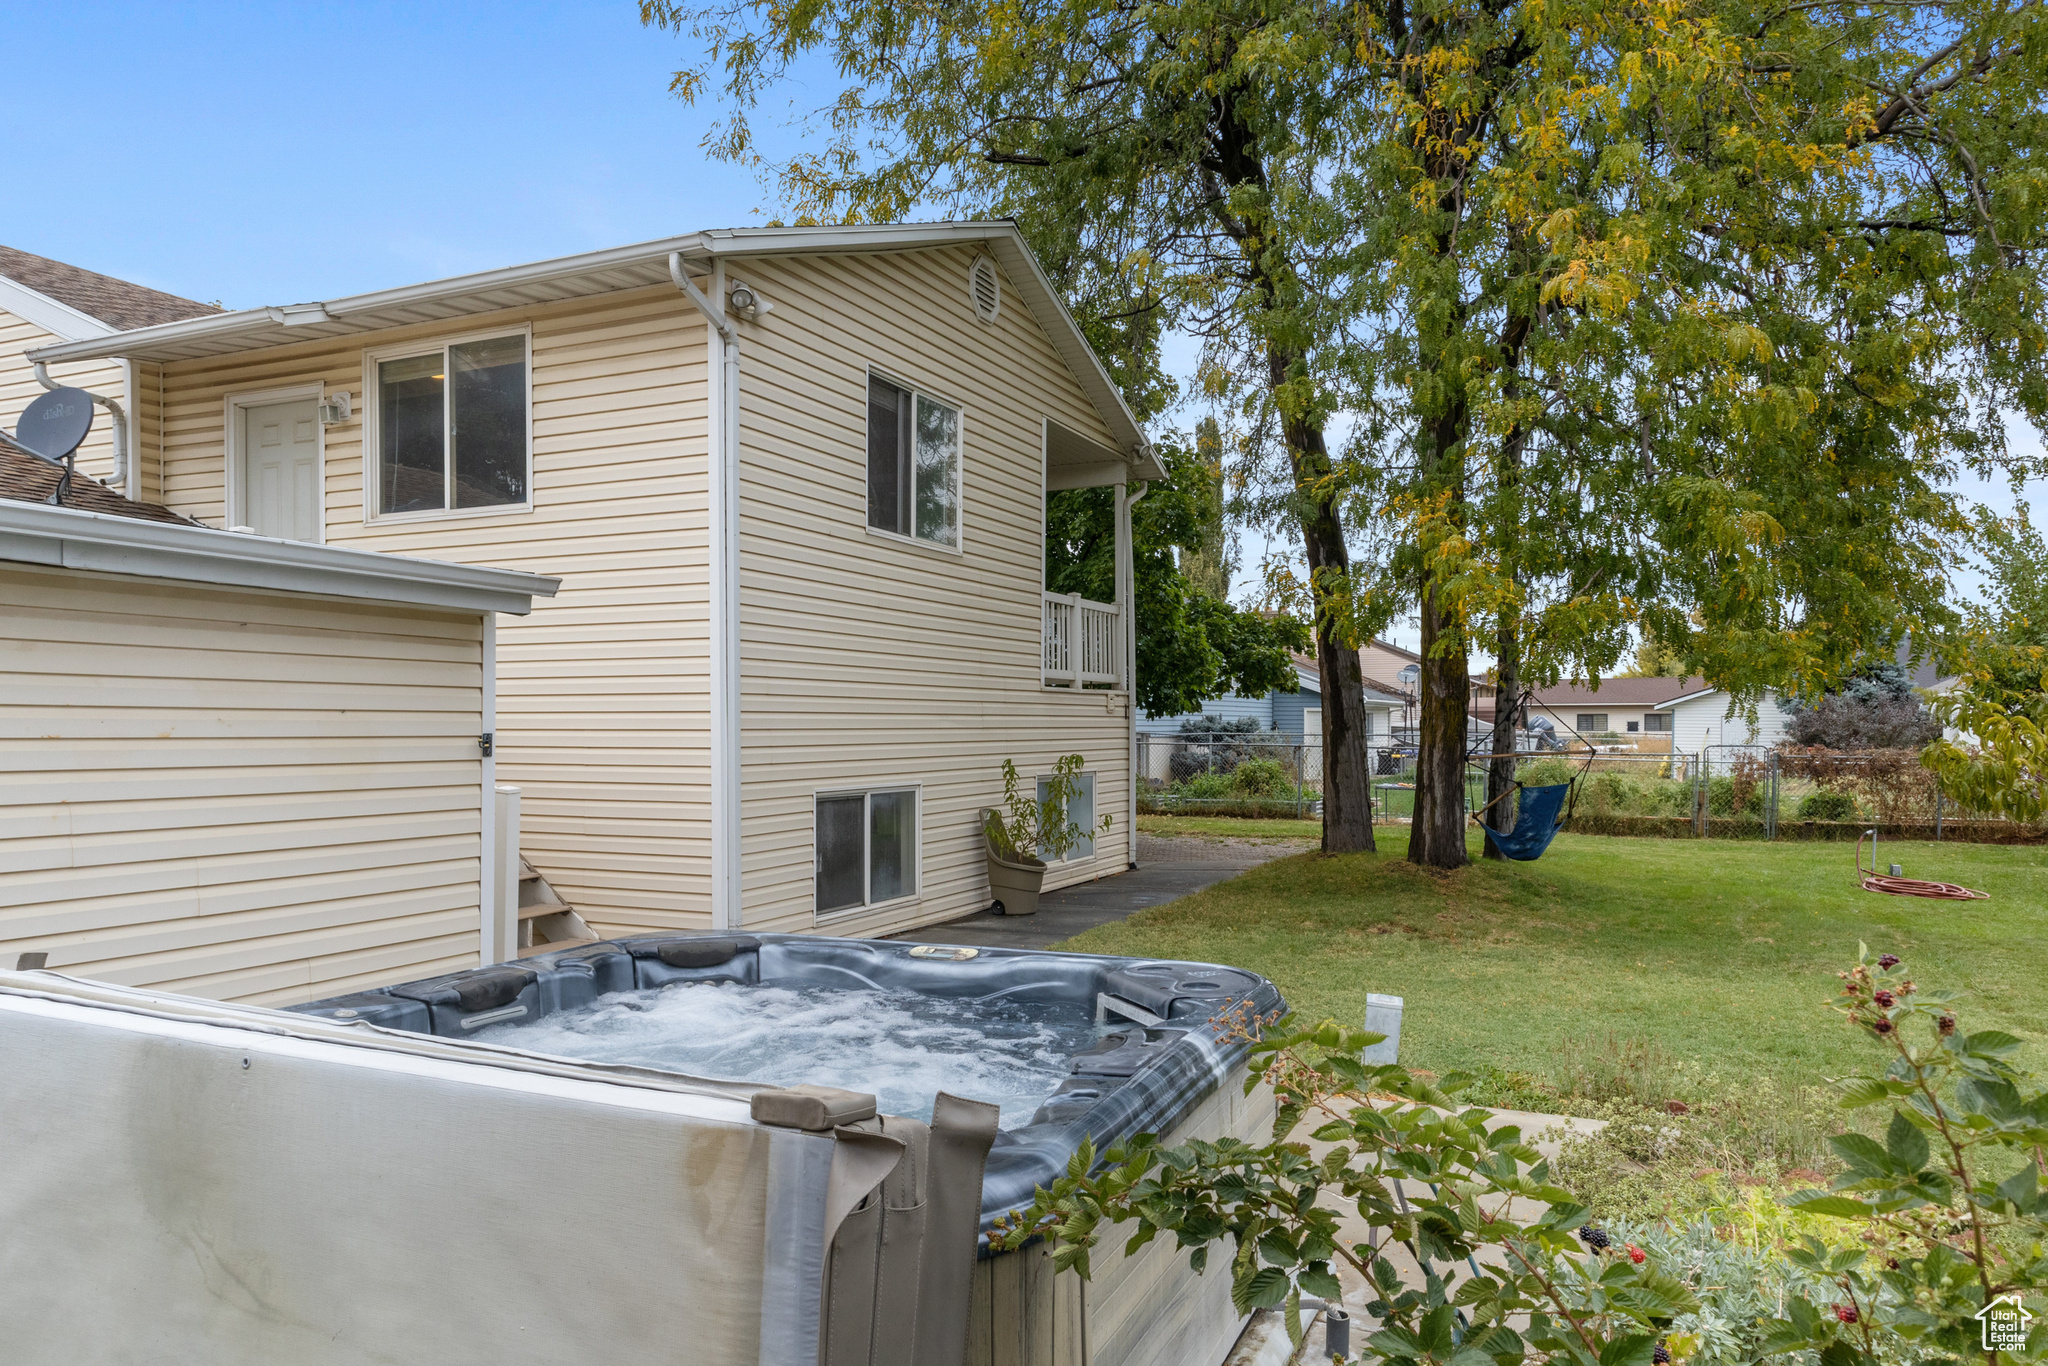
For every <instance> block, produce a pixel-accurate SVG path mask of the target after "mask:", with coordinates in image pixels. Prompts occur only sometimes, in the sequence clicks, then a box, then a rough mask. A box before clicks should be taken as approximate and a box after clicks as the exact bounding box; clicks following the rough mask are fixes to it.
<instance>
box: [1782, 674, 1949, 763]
mask: <svg viewBox="0 0 2048 1366" xmlns="http://www.w3.org/2000/svg"><path fill="white" fill-rule="evenodd" d="M1787 710H1788V711H1789V712H1791V714H1792V719H1791V720H1790V722H1788V723H1787V725H1786V727H1785V735H1786V738H1787V739H1788V740H1790V741H1791V742H1792V743H1793V744H1795V745H1806V746H1809V747H1812V748H1817V749H1838V750H1864V749H1914V750H1917V749H1919V748H1921V747H1922V746H1923V745H1927V744H1930V743H1932V742H1933V741H1935V740H1939V739H1940V738H1941V722H1940V721H1938V720H1936V719H1935V718H1934V717H1932V716H1930V715H1928V713H1927V708H1926V707H1924V706H1922V705H1921V703H1920V698H1919V695H1918V694H1917V693H1915V692H1914V691H1913V681H1912V680H1911V679H1910V678H1908V677H1906V671H1905V670H1904V669H1902V668H1900V667H1899V666H1898V665H1897V664H1895V663H1893V662H1891V661H1890V660H1886V661H1883V662H1881V663H1875V664H1867V665H1865V666H1863V667H1862V668H1860V669H1858V670H1857V671H1856V672H1855V673H1853V674H1851V675H1850V676H1849V677H1848V678H1846V679H1844V680H1843V682H1842V688H1841V691H1839V692H1833V693H1829V694H1828V695H1827V696H1825V697H1823V698H1821V699H1820V701H1819V702H1817V703H1815V704H1814V705H1812V706H1810V707H1809V706H1806V705H1804V704H1802V703H1799V702H1794V703H1792V704H1791V705H1790V706H1788V707H1787Z"/></svg>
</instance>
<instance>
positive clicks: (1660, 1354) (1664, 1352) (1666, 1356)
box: [1650, 1342, 1671, 1366]
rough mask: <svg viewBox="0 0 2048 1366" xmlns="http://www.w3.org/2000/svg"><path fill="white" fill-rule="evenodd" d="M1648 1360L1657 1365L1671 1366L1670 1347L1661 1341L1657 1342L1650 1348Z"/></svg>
mask: <svg viewBox="0 0 2048 1366" xmlns="http://www.w3.org/2000/svg"><path fill="white" fill-rule="evenodd" d="M1650 1360H1651V1361H1653V1362H1655V1363H1656V1364H1657V1366H1671V1349H1670V1348H1668V1347H1666V1346H1665V1345H1664V1344H1663V1343H1661V1342H1660V1343H1658V1344H1657V1345H1656V1346H1655V1347H1652V1348H1651V1349H1650Z"/></svg>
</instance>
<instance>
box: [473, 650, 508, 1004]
mask: <svg viewBox="0 0 2048 1366" xmlns="http://www.w3.org/2000/svg"><path fill="white" fill-rule="evenodd" d="M483 628H484V629H483V642H482V644H483V649H482V654H483V660H482V663H483V678H482V694H483V695H482V697H481V698H480V699H479V706H478V708H477V720H478V721H479V722H481V723H482V724H481V728H480V729H479V730H478V732H477V747H478V748H479V749H480V750H482V751H483V754H482V758H483V764H482V767H481V770H480V772H479V776H478V789H477V811H478V815H479V816H480V817H481V821H482V832H481V834H482V838H481V839H480V841H479V848H478V854H479V858H480V860H481V865H480V866H479V867H478V869H477V914H478V918H479V924H478V927H477V928H478V937H477V946H478V949H479V951H480V958H481V960H482V965H483V966H484V967H489V966H490V965H491V964H493V963H495V962H497V961H498V960H497V959H496V958H494V957H493V956H492V950H493V948H494V947H495V942H496V926H497V923H498V907H499V905H500V904H501V903H502V901H503V900H504V890H503V889H502V888H501V887H499V885H498V872H499V865H500V864H501V862H502V861H503V860H502V858H501V856H500V851H499V849H498V834H499V832H498V760H497V748H498V744H497V730H498V614H497V613H496V612H486V613H484V618H483ZM487 737H488V740H489V743H488V744H486V743H485V741H486V738H487Z"/></svg>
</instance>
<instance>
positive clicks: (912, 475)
mask: <svg viewBox="0 0 2048 1366" xmlns="http://www.w3.org/2000/svg"><path fill="white" fill-rule="evenodd" d="M868 525H869V526H871V527H873V528H874V529H875V530H877V531H887V532H889V533H891V534H893V535H897V536H909V537H911V538H912V539H914V540H919V541H929V542H930V543H932V544H933V545H943V546H955V547H957V546H958V545H959V544H960V410H959V409H958V408H955V407H952V406H950V405H948V404H945V403H941V402H939V400H937V399H935V398H931V397H929V396H928V395H925V394H920V393H918V392H917V391H916V390H914V389H906V388H905V387H904V386H902V385H900V384H897V383H895V382H894V381H893V380H886V379H883V378H882V377H881V376H880V375H869V376H868Z"/></svg>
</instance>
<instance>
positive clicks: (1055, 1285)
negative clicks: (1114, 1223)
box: [967, 1084, 1275, 1366]
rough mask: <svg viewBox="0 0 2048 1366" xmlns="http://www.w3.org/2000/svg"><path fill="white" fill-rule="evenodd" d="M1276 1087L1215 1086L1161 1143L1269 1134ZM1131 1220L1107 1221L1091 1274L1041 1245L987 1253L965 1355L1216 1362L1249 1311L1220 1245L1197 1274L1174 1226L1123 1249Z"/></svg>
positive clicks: (1070, 1362) (1066, 1361) (1037, 1361)
mask: <svg viewBox="0 0 2048 1366" xmlns="http://www.w3.org/2000/svg"><path fill="white" fill-rule="evenodd" d="M1274 1110H1275V1106H1274V1101H1273V1093H1272V1092H1271V1091H1270V1090H1268V1089H1266V1088H1265V1087H1263V1086H1262V1087H1260V1088H1258V1089H1257V1090H1255V1091H1253V1092H1252V1093H1251V1094H1250V1095H1246V1094H1245V1092H1244V1088H1243V1087H1242V1086H1241V1085H1237V1084H1232V1085H1227V1086H1221V1087H1218V1088H1217V1089H1216V1090H1215V1091H1213V1092H1211V1093H1210V1094H1209V1095H1208V1096H1207V1097H1206V1098H1205V1099H1204V1100H1203V1101H1202V1102H1201V1104H1199V1105H1197V1106H1196V1107H1195V1108H1194V1109H1193V1110H1191V1111H1190V1112H1189V1113H1188V1114H1187V1115H1186V1116H1184V1117H1183V1118H1182V1119H1181V1121H1180V1123H1178V1124H1176V1125H1175V1126H1174V1127H1173V1128H1172V1129H1171V1130H1169V1131H1168V1132H1167V1134H1166V1135H1165V1141H1166V1142H1167V1143H1168V1144H1175V1143H1180V1142H1182V1141H1184V1140H1186V1139H1190V1138H1207V1139H1215V1138H1220V1137H1222V1136H1224V1135H1226V1134H1229V1135H1234V1136H1236V1137H1238V1138H1242V1139H1245V1140H1246V1141H1247V1142H1263V1141H1265V1140H1266V1139H1267V1138H1269V1137H1271V1135H1272V1129H1273V1116H1274ZM1130 1231H1131V1226H1128V1225H1127V1226H1124V1227H1123V1228H1120V1229H1114V1230H1112V1231H1110V1232H1109V1233H1108V1234H1106V1235H1105V1236H1104V1237H1103V1239H1102V1241H1101V1243H1100V1244H1098V1245H1097V1246H1096V1249H1095V1252H1094V1254H1093V1255H1092V1256H1091V1258H1090V1264H1091V1268H1092V1270H1093V1273H1094V1274H1093V1277H1092V1278H1091V1279H1090V1280H1087V1281H1083V1280H1082V1279H1081V1278H1080V1277H1079V1276H1078V1275H1076V1274H1075V1273H1073V1272H1071V1271H1065V1272H1058V1273H1055V1272H1054V1271H1053V1266H1052V1256H1051V1253H1050V1251H1049V1250H1048V1249H1047V1248H1046V1247H1044V1245H1042V1244H1040V1245H1035V1246H1032V1247H1027V1248H1023V1249H1021V1250H1019V1251H1016V1252H1005V1253H1002V1254H1000V1255H999V1256H996V1257H984V1258H982V1259H981V1260H980V1261H979V1262H978V1263H977V1264H976V1266H975V1269H974V1299H973V1302H972V1304H971V1306H970V1307H969V1309H968V1339H967V1362H968V1366H1213V1364H1214V1363H1217V1362H1220V1361H1222V1360H1223V1359H1224V1358H1225V1357H1226V1356H1228V1355H1229V1353H1230V1349H1231V1346H1232V1345H1233V1344H1234V1343H1235V1342H1236V1341H1237V1337H1238V1334H1239V1333H1241V1332H1242V1331H1243V1330H1244V1325H1245V1321H1246V1319H1245V1316H1244V1315H1241V1314H1239V1313H1238V1312H1237V1309H1236V1308H1235V1306H1233V1305H1232V1304H1231V1302H1230V1275H1229V1270H1228V1267H1227V1264H1226V1262H1225V1259H1224V1256H1223V1250H1219V1251H1217V1252H1215V1253H1212V1254H1211V1260H1212V1262H1213V1263H1215V1266H1214V1269H1212V1270H1211V1271H1209V1272H1208V1273H1207V1274H1206V1275H1199V1276H1198V1275H1196V1274H1195V1273H1194V1271H1193V1270H1191V1269H1190V1268H1189V1266H1188V1254H1187V1253H1186V1252H1184V1251H1181V1250H1180V1249H1178V1248H1177V1247H1175V1246H1174V1242H1173V1240H1172V1239H1171V1238H1155V1239H1154V1240H1153V1241H1152V1242H1150V1243H1147V1244H1146V1245H1145V1246H1144V1247H1142V1248H1140V1249H1138V1251H1137V1253H1136V1255H1134V1256H1130V1257H1126V1256H1124V1255H1123V1245H1124V1243H1125V1241H1126V1239H1127V1237H1128V1235H1129V1233H1130Z"/></svg>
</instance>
